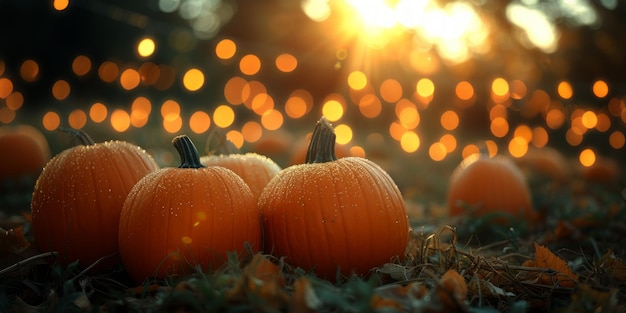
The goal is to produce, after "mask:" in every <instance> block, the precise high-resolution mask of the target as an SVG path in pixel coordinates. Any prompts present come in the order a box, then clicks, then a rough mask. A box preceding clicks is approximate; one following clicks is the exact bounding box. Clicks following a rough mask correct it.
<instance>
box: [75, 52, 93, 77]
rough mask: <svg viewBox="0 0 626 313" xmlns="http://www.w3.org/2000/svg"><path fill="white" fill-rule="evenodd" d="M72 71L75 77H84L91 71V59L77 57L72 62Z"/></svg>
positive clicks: (82, 56) (81, 56)
mask: <svg viewBox="0 0 626 313" xmlns="http://www.w3.org/2000/svg"><path fill="white" fill-rule="evenodd" d="M72 71H73V72H74V74H76V76H85V75H87V73H89V71H91V59H90V58H89V57H87V56H85V55H79V56H77V57H75V58H74V61H72Z"/></svg>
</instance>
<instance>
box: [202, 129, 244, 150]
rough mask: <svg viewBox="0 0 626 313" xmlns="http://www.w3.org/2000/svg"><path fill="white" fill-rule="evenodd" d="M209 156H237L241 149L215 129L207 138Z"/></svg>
mask: <svg viewBox="0 0 626 313" xmlns="http://www.w3.org/2000/svg"><path fill="white" fill-rule="evenodd" d="M206 141H207V145H206V147H207V149H206V150H207V151H206V153H207V155H216V154H225V155H229V154H236V153H239V149H237V147H236V146H235V144H234V143H233V142H232V141H230V140H228V138H226V136H224V135H223V134H222V133H221V132H220V131H219V130H218V129H213V130H212V131H211V132H210V133H209V136H208V137H207V140H206Z"/></svg>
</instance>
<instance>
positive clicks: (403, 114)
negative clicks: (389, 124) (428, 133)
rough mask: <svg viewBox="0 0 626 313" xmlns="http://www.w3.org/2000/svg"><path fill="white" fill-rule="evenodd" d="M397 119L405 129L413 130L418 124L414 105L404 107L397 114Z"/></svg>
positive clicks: (418, 116)
mask: <svg viewBox="0 0 626 313" xmlns="http://www.w3.org/2000/svg"><path fill="white" fill-rule="evenodd" d="M398 119H399V120H400V125H402V127H404V128H405V129H415V128H416V127H417V126H418V125H419V123H420V114H419V112H418V111H417V107H415V106H414V105H413V106H405V107H403V108H402V109H401V111H400V113H399V114H398Z"/></svg>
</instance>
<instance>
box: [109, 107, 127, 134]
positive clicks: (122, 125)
mask: <svg viewBox="0 0 626 313" xmlns="http://www.w3.org/2000/svg"><path fill="white" fill-rule="evenodd" d="M111 126H112V127H113V129H114V130H115V131H117V132H120V133H121V132H125V131H126V130H128V128H130V114H128V112H126V111H124V110H122V109H115V110H113V112H112V113H111Z"/></svg>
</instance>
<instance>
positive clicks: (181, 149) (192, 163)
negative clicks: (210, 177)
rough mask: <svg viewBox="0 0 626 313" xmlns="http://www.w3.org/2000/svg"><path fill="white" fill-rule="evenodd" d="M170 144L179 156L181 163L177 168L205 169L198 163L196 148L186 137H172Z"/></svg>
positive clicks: (198, 157) (198, 156)
mask: <svg viewBox="0 0 626 313" xmlns="http://www.w3.org/2000/svg"><path fill="white" fill-rule="evenodd" d="M172 144H173V145H174V148H176V151H178V154H179V155H180V160H181V163H180V165H179V166H178V168H202V167H206V166H204V165H202V163H200V155H199V154H198V150H197V149H196V146H195V145H194V144H193V142H192V141H191V139H189V137H187V135H180V136H176V137H174V139H173V140H172Z"/></svg>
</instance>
